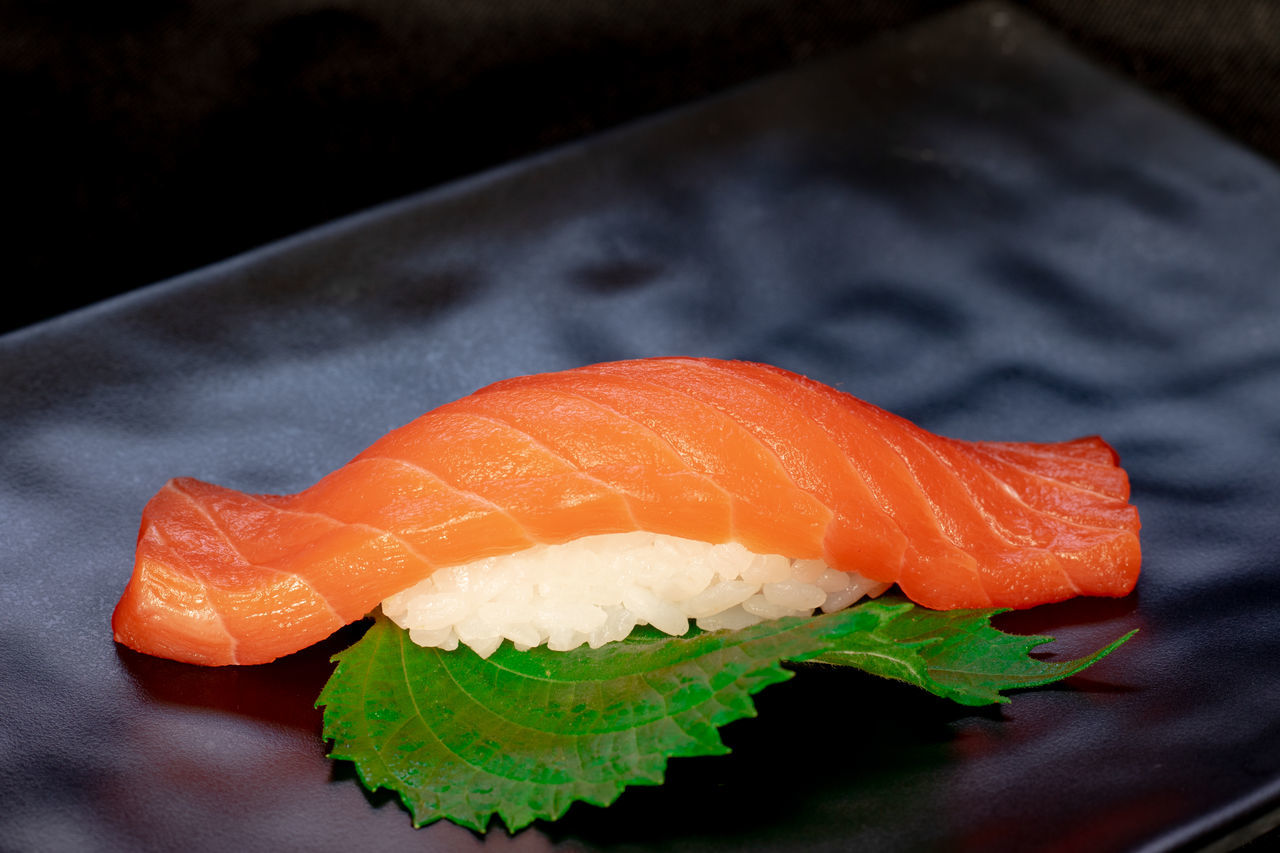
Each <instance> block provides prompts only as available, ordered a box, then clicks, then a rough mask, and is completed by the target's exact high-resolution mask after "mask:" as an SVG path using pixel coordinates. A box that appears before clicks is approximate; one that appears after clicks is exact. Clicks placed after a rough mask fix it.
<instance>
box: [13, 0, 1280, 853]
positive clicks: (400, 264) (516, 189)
mask: <svg viewBox="0 0 1280 853" xmlns="http://www.w3.org/2000/svg"><path fill="white" fill-rule="evenodd" d="M317 179H319V180H322V179H323V178H322V176H318V178H317ZM245 203H246V204H252V203H253V201H252V199H246V200H245ZM1278 270H1280V174H1278V173H1277V171H1276V170H1275V169H1274V168H1273V167H1271V166H1269V165H1268V164H1266V163H1265V162H1263V161H1261V160H1260V159H1258V158H1256V157H1254V156H1252V155H1250V154H1249V153H1247V152H1244V151H1242V150H1240V149H1239V148H1237V147H1235V146H1234V145H1233V144H1231V143H1230V142H1228V141H1226V140H1224V139H1222V138H1220V137H1218V136H1216V135H1215V134H1214V133H1212V132H1210V131H1208V130H1206V129H1205V128H1203V127H1201V126H1199V125H1198V124H1197V123H1196V122H1194V121H1192V120H1190V119H1188V118H1187V117H1186V116H1184V115H1181V114H1179V113H1178V112H1176V111H1175V110H1172V109H1170V108H1168V107H1166V106H1164V105H1161V104H1158V103H1155V102H1154V101H1152V100H1151V99H1149V98H1148V97H1146V96H1145V95H1144V94H1142V93H1140V92H1137V91H1134V90H1133V89H1131V88H1129V87H1127V86H1126V85H1125V84H1123V83H1121V82H1119V81H1117V80H1116V79H1113V78H1112V77H1109V76H1108V75H1106V74H1104V73H1102V72H1100V71H1098V70H1097V69H1096V68H1094V67H1093V66H1092V65H1090V64H1089V63H1088V62H1086V61H1085V60H1083V59H1081V58H1080V57H1078V56H1076V55H1073V54H1072V53H1070V52H1069V51H1067V50H1065V49H1064V48H1063V47H1062V46H1061V45H1059V44H1058V43H1057V42H1055V41H1054V40H1053V39H1051V38H1049V37H1048V36H1046V35H1045V34H1044V33H1043V32H1042V31H1041V30H1040V29H1039V28H1038V27H1037V26H1036V25H1035V24H1033V23H1031V22H1029V21H1027V20H1025V19H1024V18H1022V17H1021V16H1020V15H1019V14H1017V13H1016V12H1013V11H1011V10H1010V9H1008V8H1007V7H1003V6H996V5H985V4H983V5H978V6H974V7H969V8H967V9H966V10H963V11H962V12H961V13H959V14H954V15H949V16H947V17H942V18H938V19H936V20H934V21H932V22H930V23H928V24H926V25H925V26H923V27H922V28H920V29H917V30H913V31H910V32H906V33H901V34H897V35H895V36H894V37H893V38H890V39H888V40H884V41H881V42H877V43H875V44H872V45H868V46H867V47H865V48H864V49H862V50H859V51H856V52H855V53H853V54H851V55H847V56H844V57H841V58H839V59H838V60H835V61H831V62H828V63H825V64H821V65H817V66H814V67H811V68H808V69H805V70H802V71H801V72H799V73H795V74H791V75H788V76H783V77H779V78H776V79H771V80H768V81H765V82H762V83H760V84H758V85H755V86H752V87H749V88H746V89H744V90H742V91H739V92H735V93H731V94H729V95H727V96H725V97H723V98H720V99H716V100H714V101H710V102H707V103H703V104H699V105H695V106H694V107H692V108H689V109H686V110H683V111H680V112H677V113H675V114H672V115H668V116H664V117H661V118H659V119H657V120H654V121H651V122H647V123H645V124H642V125H639V126H634V127H631V128H627V129H625V130H623V131H621V132H618V133H615V134H611V135H608V136H605V137H601V138H596V139H592V140H590V141H588V142H586V143H583V144H580V145H577V146H574V147H571V148H568V149H564V150H559V151H556V152H553V153H551V154H549V155H547V156H543V157H540V158H536V159H532V160H528V161H524V162H520V163H516V164H513V165H511V166H509V167H506V168H503V169H499V170H497V171H495V172H492V173H489V174H485V175H481V176H479V177H477V178H475V179H473V180H470V181H467V182H464V183H462V184H458V185H454V186H450V187H446V188H444V189H442V190H438V191H434V192H431V193H428V194H425V195H422V196H418V197H414V198H410V199H407V200H405V201H403V202H401V203H398V204H394V205H391V206H389V207H384V208H380V209H377V210H374V211H372V212H369V213H367V214H364V215H360V216H356V217H354V218H351V219H347V220H344V221H341V222H338V223H336V224H334V225H332V226H330V227H327V228H324V229H320V230H318V231H313V232H309V233H306V234H303V235H301V236H299V237H297V238H295V239H292V240H289V241H286V242H284V243H281V244H277V245H272V246H268V247H266V248H264V249H262V250H260V251H257V252H254V253H252V254H250V255H247V256H243V257H238V258H234V259H232V260H229V261H227V262H225V263H222V264H219V265H217V266H214V267H211V268H208V269H203V270H199V271H197V272H194V273H192V274H190V275H187V276H184V277H182V278H180V279H177V280H174V281H169V282H165V283H163V284H160V285H157V286H155V287H152V288H149V289H146V290H143V291H140V292H137V293H135V294H132V295H130V296H127V297H124V298H119V299H115V300H112V301H110V302H107V303H104V304H100V305H97V306H94V307H92V308H89V309H86V310H83V311H79V312H76V313H74V314H71V315H68V316H65V317H62V318H59V319H56V320H54V321H51V322H47V323H44V324H41V325H38V326H35V327H31V328H28V329H25V330H21V331H19V332H16V333H13V334H10V335H8V336H5V337H3V338H0V459H2V463H0V465H2V467H0V472H2V473H0V519H2V521H0V524H2V527H0V530H2V539H3V544H2V545H0V548H2V550H0V578H3V583H2V585H0V614H2V615H3V621H2V622H0V757H2V758H3V764H2V765H0V774H2V775H0V804H2V805H0V847H4V848H6V849H18V850H106V851H125V850H166V849H168V850H177V849H182V850H231V849H234V850H242V851H276V850H283V849H306V850H335V851H343V850H356V849H376V850H463V849H473V848H479V847H482V846H485V847H487V846H492V847H495V848H500V849H519V850H547V849H552V848H557V849H567V850H605V849H624V850H634V851H642V850H663V851H671V853H674V851H684V850H759V851H765V850H784V849H787V850H790V849H806V850H807V849H816V850H823V849H828V850H846V849H860V850H894V851H900V850H930V849H945V850H954V851H1000V850H1054V851H1068V850H1166V849H1175V848H1197V847H1202V846H1204V845H1206V844H1218V845H1219V846H1223V845H1226V844H1228V843H1229V841H1230V839H1232V838H1236V837H1242V836H1240V835H1233V833H1239V832H1241V831H1242V830H1243V832H1244V833H1246V834H1247V833H1248V832H1250V831H1251V829H1250V828H1251V827H1254V828H1256V827H1258V826H1260V825H1262V824H1264V823H1265V822H1266V821H1267V820H1268V819H1269V817H1268V816H1269V815H1272V814H1274V810H1275V809H1276V808H1277V807H1280V725H1278V723H1280V713H1278V712H1277V698H1278V697H1280V572H1278V571H1277V569H1278V568H1280V565H1278V558H1277V556H1276V555H1277V552H1278V551H1280V533H1278V532H1277V530H1278V525H1277V521H1278V520H1280V519H1278V513H1280V464H1278V463H1277V458H1278V455H1280V272H1278ZM677 353H679V354H701V355H716V356H729V357H741V358H748V359H754V360H761V361H768V362H773V363H776V364H779V365H782V366H785V367H788V368H791V369H793V370H798V371H801V372H804V373H807V374H809V375H811V376H813V377H815V378H817V379H820V380H823V381H825V382H828V383H831V384H833V385H836V386H838V387H841V388H843V389H846V390H848V391H851V392H854V393H856V394H857V395H859V396H861V397H864V398H866V399H868V400H870V401H872V402H874V403H877V404H879V405H881V406H884V407H886V408H889V409H891V410H893V411H896V412H898V413H900V414H903V415H905V416H907V417H909V418H912V419H913V420H916V421H918V422H919V423H921V424H922V425H923V426H925V427H927V428H929V429H931V430H934V431H937V432H941V433H944V434H951V435H955V436H960V437H966V438H991V439H1015V440H1046V441H1047V440H1056V439H1065V438H1070V437H1074V436H1077V435H1084V434H1093V433H1100V434H1102V435H1104V436H1105V437H1106V438H1107V439H1109V440H1110V441H1111V442H1112V443H1113V444H1114V445H1115V446H1116V447H1117V448H1118V450H1119V452H1120V455H1121V457H1122V458H1123V461H1124V464H1125V465H1126V467H1127V468H1128V470H1129V471H1130V473H1131V476H1132V480H1133V490H1134V491H1133V493H1134V500H1135V502H1136V503H1137V505H1138V506H1139V508H1140V510H1141V512H1142V516H1143V521H1144V530H1143V542H1144V553H1145V571H1144V575H1143V577H1142V579H1141V582H1140V584H1139V588H1138V591H1137V592H1136V593H1135V594H1133V595H1132V596H1130V597H1128V598H1125V599H1121V600H1088V601H1085V600H1079V601H1074V602H1069V603H1065V604H1060V605H1054V606H1050V607H1044V608H1038V609H1036V610H1033V611H1029V612H1025V613H1018V614H1011V615H1009V616H1006V617H1002V623H1003V625H1004V627H1006V628H1008V629H1011V630H1017V631H1022V632H1037V633H1039V632H1048V633H1053V634H1055V635H1057V636H1058V637H1059V638H1060V639H1059V642H1058V643H1057V644H1055V645H1054V646H1050V647H1047V648H1046V652H1052V653H1055V654H1057V655H1074V654H1078V653H1080V652H1083V651H1085V650H1088V649H1091V648H1093V647H1096V646H1098V645H1101V644H1102V643H1104V642H1106V641H1108V640H1110V639H1112V638H1113V637H1115V636H1117V635H1119V634H1120V633H1122V632H1124V631H1127V630H1129V629H1130V628H1135V627H1136V628H1139V629H1141V631H1140V633H1139V634H1138V636H1137V638H1136V639H1134V640H1133V641H1131V642H1130V643H1129V644H1128V645H1127V646H1126V647H1124V648H1123V649H1122V650H1120V651H1119V652H1118V653H1116V654H1115V655H1113V656H1112V657H1111V658H1108V659H1107V660H1105V661H1103V662H1102V663H1101V664H1099V665H1098V666H1096V667H1095V668H1093V669H1092V670H1090V671H1089V672H1088V673H1086V674H1084V675H1083V676H1080V677H1076V678H1073V679H1071V680H1069V681H1068V682H1066V683H1064V684H1062V685H1058V686H1054V687H1051V688H1047V689H1040V690H1035V691H1029V692H1024V693H1021V694H1018V695H1017V696H1016V698H1015V699H1014V701H1013V703H1012V704H1010V705H1007V706H1003V707H999V708H991V709H976V710H975V709H967V708H961V707H958V706H953V705H950V704H948V703H946V702H943V701H941V700H937V699H934V698H933V697H931V696H928V695H926V694H923V693H920V692H917V691H915V690H913V689H910V688H907V687H905V686H900V685H897V684H894V683H890V682H883V681H878V680H875V679H872V678H870V677H863V676H861V675H859V674H857V673H812V672H806V673H801V674H800V675H799V676H798V677H797V678H796V679H794V680H793V681H792V682H790V683H788V684H785V685H779V686H777V687H773V688H770V689H769V690H767V691H765V692H764V693H763V694H761V695H760V697H759V708H760V716H759V718H757V719H754V720H744V721H741V722H738V723H734V724H733V725H732V726H730V727H729V728H728V729H727V730H726V738H727V740H728V742H729V743H730V744H731V745H732V747H733V748H734V753H733V755H731V756H728V757H725V758H711V759H696V760H694V759H682V760H677V761H674V762H673V763H672V765H671V767H670V770H669V774H668V775H669V778H668V784H667V785H665V786H663V787H661V788H638V789H632V790H630V791H628V792H627V793H626V794H624V795H623V797H622V798H621V799H620V800H619V801H618V803H617V804H616V805H615V806H613V807H612V808H610V809H608V810H601V809H597V808H593V807H589V806H583V805H578V806H575V807H574V808H573V809H572V810H571V811H570V813H569V815H568V816H567V817H566V818H565V819H564V820H562V821H560V822H558V823H555V824H550V825H547V824H537V825H535V826H534V827H533V828H531V829H529V830H527V831H525V832H523V833H520V834H519V835H517V836H514V837H510V836H507V835H506V833H505V832H501V831H495V832H493V833H490V835H489V836H487V837H481V836H477V835H474V834H472V833H470V832H468V831H465V830H462V829H459V828H457V827H455V826H452V825H450V824H437V825H434V826H431V827H428V828H426V829H423V830H420V831H414V830H412V829H411V828H410V822H409V818H408V815H407V813H406V812H405V811H404V810H403V809H402V808H401V807H400V806H399V805H398V803H397V802H396V801H395V800H394V798H392V797H390V796H387V795H385V794H376V795H366V794H365V793H364V792H363V790H362V789H361V787H360V786H359V785H358V783H357V782H356V781H355V780H354V777H353V772H352V770H351V768H350V766H349V765H345V764H333V763H331V762H330V761H328V760H327V759H326V758H325V751H326V748H325V745H324V744H323V743H322V742H321V741H320V738H319V727H320V715H319V712H318V711H316V710H315V709H314V708H313V707H312V703H313V702H314V700H315V697H316V695H317V694H318V692H319V690H320V687H321V685H322V684H323V682H324V680H325V678H326V677H327V674H328V671H329V664H328V662H327V659H328V656H329V655H330V654H332V653H333V652H334V651H336V650H338V649H340V648H342V647H343V645H344V644H345V643H347V642H350V641H351V640H352V639H353V638H354V637H355V636H357V635H358V628H357V629H348V630H347V631H344V632H343V633H342V635H340V636H337V637H335V638H333V639H332V640H330V641H328V642H327V643H325V644H324V645H322V646H320V647H316V648H313V649H309V650H307V651H304V652H302V653H299V654H297V655H295V656H292V657H291V658H287V659H284V660H281V661H278V662H276V663H273V664H269V665H266V666H261V667H246V668H227V669H203V668H199V667H192V666H185V665H181V664H176V663H172V662H169V661H164V660H157V659H152V658H148V657H145V656H142V655H138V654H135V653H132V652H130V651H128V650H124V649H121V648H118V647H116V646H115V645H114V644H113V642H112V641H111V635H110V630H109V627H108V620H109V617H110V613H111V609H112V607H113V606H114V604H115V601H116V598H117V596H118V595H119V593H120V591H121V589H122V588H123V586H124V584H125V581H126V579H127V577H128V575H129V572H130V569H131V565H132V549H133V540H134V533H135V531H136V529H137V523H138V517H139V513H140V511H141V509H142V506H143V504H144V503H145V502H146V500H147V499H148V497H150V495H151V494H152V493H153V492H154V491H155V490H156V489H157V488H159V487H160V485H161V484H162V483H163V482H164V481H165V480H166V479H167V478H168V477H170V476H175V475H191V476H196V477H201V478H204V479H208V480H213V481H216V482H218V483H222V484H225V485H229V486H234V487H236V488H240V489H245V490H250V491H263V492H284V491H293V490H296V489H298V488H301V487H304V486H306V485H308V484H310V483H311V482H313V481H314V480H315V479H317V478H318V477H319V476H321V475H322V474H324V473H326V472H327V471H329V470H330V469H332V468H334V467H336V466H338V465H340V464H342V463H343V462H345V461H346V460H347V459H349V458H350V457H351V456H353V455H354V454H355V453H357V452H358V451H359V450H360V449H362V448H363V447H364V446H365V445H366V444H368V443H369V442H371V441H372V440H374V439H375V438H377V437H378V436H379V435H381V434H382V433H383V432H384V431H386V430H387V429H389V428H391V427H393V426H397V425H399V424H401V423H404V422H405V421H407V420H409V419H411V418H412V417H414V416H416V415H418V414H419V413H420V412H422V411H425V410H426V409H428V408H431V407H433V406H435V405H437V404H440V403H442V402H445V401H447V400H449V399H452V398H454V397H457V396H460V395H462V394H465V393H467V392H469V391H471V390H473V389H474V388H476V387H478V386H479V385H482V384H484V383H487V382H490V381H492V380H496V379H499V378H502V377H506V376H510V375H514V374H521V373H528V372H534V371H543V370H552V369H559V368H565V367H569V366H573V365H578V364H582V363H587V362H593V361H599V360H605V359H614V358H624V357H633V356H644V355H658V354H677ZM1224 839H1227V840H1225V841H1224Z"/></svg>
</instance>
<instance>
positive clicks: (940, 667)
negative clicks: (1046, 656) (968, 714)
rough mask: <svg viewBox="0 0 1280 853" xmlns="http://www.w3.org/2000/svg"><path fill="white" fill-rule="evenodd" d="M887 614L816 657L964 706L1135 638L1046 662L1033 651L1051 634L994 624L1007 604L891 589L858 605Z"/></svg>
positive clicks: (1066, 671)
mask: <svg viewBox="0 0 1280 853" xmlns="http://www.w3.org/2000/svg"><path fill="white" fill-rule="evenodd" d="M858 607H859V608H860V609H862V610H864V611H868V612H875V613H877V614H879V615H880V617H881V621H880V623H879V626H878V629H877V630H875V631H867V632H863V633H858V634H850V635H848V636H846V637H844V638H842V640H841V642H840V647H839V648H837V649H833V650H831V651H828V652H823V653H821V654H819V655H815V656H814V657H812V658H811V660H812V661H814V662H818V663H829V664H839V665H841V666H852V667H856V668H858V669H862V670H865V671H867V672H870V673H873V674H875V675H881V676H884V677H886V678H894V679H898V680H900V681H906V682H908V683H910V684H914V685H916V686H917V687H921V688H923V689H925V690H928V691H929V692H930V693H933V694H936V695H938V696H941V697H943V698H945V699H951V700H952V701H955V702H958V703H960V704H961V705H989V704H992V703H994V702H1008V701H1009V699H1008V697H1006V696H1002V695H1001V691H1004V690H1014V689H1017V688H1021V687H1039V686H1041V685H1044V684H1049V683H1051V682H1054V681H1060V680H1061V679H1064V678H1067V677H1068V676H1072V675H1075V674H1076V673H1078V672H1080V671H1081V670H1083V669H1085V668H1087V667H1089V666H1092V665H1093V664H1095V663H1097V662H1098V661H1099V660H1101V659H1102V658H1104V657H1106V656H1107V655H1108V654H1110V653H1111V652H1113V651H1115V649H1116V648H1118V647H1119V646H1120V645H1121V644H1123V643H1124V642H1125V641H1127V640H1128V639H1129V638H1130V637H1132V636H1133V635H1134V634H1135V633H1137V631H1136V630H1134V631H1130V632H1129V633H1127V634H1125V635H1124V636H1122V637H1119V638H1118V639H1116V640H1115V641H1113V642H1111V643H1108V644H1107V645H1106V646H1103V647H1102V648H1101V649H1098V650H1097V651H1096V652H1094V653H1093V654H1090V655H1086V656H1084V657H1081V658H1077V659H1075V660H1065V661H1046V660H1040V659H1038V658H1033V657H1031V656H1030V655H1031V652H1032V650H1034V649H1035V648H1036V647H1038V646H1041V645H1043V644H1045V643H1050V642H1053V638H1052V637H1024V636H1019V635H1016V634H1006V633H1004V632H1003V631H1001V630H999V629H997V628H995V627H993V626H992V625H991V617H992V616H995V615H996V614H998V613H1003V612H1004V611H1003V610H949V611H938V610H926V609H924V608H922V607H916V606H915V605H914V604H912V603H911V602H909V601H907V600H906V599H904V598H900V597H893V596H885V597H884V598H882V599H879V600H877V601H868V602H866V603H864V604H861V605H858Z"/></svg>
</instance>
